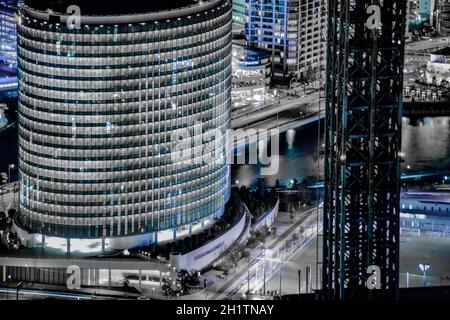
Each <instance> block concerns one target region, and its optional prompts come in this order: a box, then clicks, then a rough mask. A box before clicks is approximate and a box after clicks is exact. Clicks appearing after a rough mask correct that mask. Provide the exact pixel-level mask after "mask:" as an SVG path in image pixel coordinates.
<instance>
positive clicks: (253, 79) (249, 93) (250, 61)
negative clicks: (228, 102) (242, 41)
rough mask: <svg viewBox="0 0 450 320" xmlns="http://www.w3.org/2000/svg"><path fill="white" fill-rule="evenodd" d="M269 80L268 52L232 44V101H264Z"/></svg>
mask: <svg viewBox="0 0 450 320" xmlns="http://www.w3.org/2000/svg"><path fill="white" fill-rule="evenodd" d="M270 80H271V62H270V52H268V51H265V50H262V49H252V48H248V47H244V46H240V45H236V44H234V45H233V89H232V98H233V101H235V100H251V101H256V102H261V101H264V100H265V98H266V96H267V95H268V93H269V90H270Z"/></svg>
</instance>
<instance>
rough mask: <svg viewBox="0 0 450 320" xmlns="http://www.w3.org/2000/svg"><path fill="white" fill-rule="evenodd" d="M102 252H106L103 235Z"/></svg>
mask: <svg viewBox="0 0 450 320" xmlns="http://www.w3.org/2000/svg"><path fill="white" fill-rule="evenodd" d="M102 253H105V238H104V237H102Z"/></svg>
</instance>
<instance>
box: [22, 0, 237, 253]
mask: <svg viewBox="0 0 450 320" xmlns="http://www.w3.org/2000/svg"><path fill="white" fill-rule="evenodd" d="M72 2H73V1H71V0H68V1H58V2H54V1H42V0H36V1H32V0H27V1H25V5H24V6H23V7H22V8H21V10H20V16H19V19H20V22H19V24H18V34H19V44H18V47H19V49H18V57H19V61H20V63H19V65H20V67H19V69H20V87H19V123H20V125H19V148H20V159H19V167H20V213H19V215H18V217H17V219H16V221H15V223H16V230H17V231H18V234H19V236H20V238H21V240H22V243H24V244H26V245H27V246H30V247H35V246H39V247H41V246H45V247H46V248H52V249H56V250H58V251H61V252H70V253H97V252H103V251H109V250H112V249H128V248H133V247H136V246H141V245H148V244H151V243H162V242H166V241H173V240H175V239H178V238H180V237H185V236H187V235H189V234H191V233H196V232H199V231H200V230H201V228H203V227H204V226H205V224H208V223H209V224H211V223H213V221H214V219H216V218H220V217H221V215H222V214H223V212H224V206H225V204H226V202H227V201H228V199H229V196H230V168H229V165H228V164H227V162H226V161H224V159H223V158H224V157H226V156H227V155H228V152H229V146H228V144H227V143H224V145H222V146H221V147H222V148H221V149H220V150H218V149H217V148H219V146H218V144H215V146H216V149H215V151H216V152H214V156H212V155H210V154H208V155H203V153H202V152H201V151H200V150H203V147H204V143H205V142H203V141H204V140H203V139H202V138H203V137H204V135H205V134H207V133H208V132H211V130H220V131H225V130H227V129H228V128H229V126H230V111H231V76H232V70H231V49H232V47H231V40H232V39H231V28H232V5H231V0H210V1H202V2H197V1H195V0H184V1H180V0H177V1H175V0H174V1H168V0H166V1H163V2H155V3H153V2H146V3H143V2H142V1H127V2H124V3H123V4H122V5H119V3H117V4H115V6H111V7H109V8H104V7H103V6H101V4H96V3H94V2H92V1H88V0H77V1H76V3H77V4H80V7H82V8H83V15H82V17H81V25H80V28H79V29H78V28H77V27H76V26H72V25H70V24H69V22H68V21H69V20H68V16H67V15H66V14H65V12H66V8H67V7H68V6H69V5H71V4H72ZM49 7H50V8H51V9H52V13H51V15H49V13H48V12H49V11H47V8H49ZM70 27H75V28H70ZM197 122H201V123H202V127H201V128H200V129H199V128H198V126H197V125H195V124H196V123H197ZM180 128H185V129H186V130H187V132H188V133H189V134H190V135H191V137H193V138H194V139H195V141H197V142H198V141H200V143H199V145H198V146H197V147H196V149H195V150H194V152H193V153H194V155H193V156H195V157H196V158H195V159H193V161H192V162H187V161H188V160H190V159H191V157H189V158H183V157H180V156H178V157H176V158H174V157H173V154H174V153H176V152H177V149H176V147H177V144H178V143H179V142H178V141H177V140H173V135H172V134H173V132H174V131H175V130H177V129H180ZM207 156H208V157H207ZM205 157H207V158H208V159H206V158H205ZM211 157H212V158H211Z"/></svg>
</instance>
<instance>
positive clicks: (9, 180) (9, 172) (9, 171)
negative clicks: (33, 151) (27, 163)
mask: <svg viewBox="0 0 450 320" xmlns="http://www.w3.org/2000/svg"><path fill="white" fill-rule="evenodd" d="M15 168H16V166H15V165H14V164H10V165H9V166H8V183H11V169H12V170H14V169H15Z"/></svg>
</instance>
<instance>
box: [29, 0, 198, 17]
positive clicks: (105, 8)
mask: <svg viewBox="0 0 450 320" xmlns="http://www.w3.org/2000/svg"><path fill="white" fill-rule="evenodd" d="M198 2H199V1H198V0H163V1H155V0H147V1H143V0H128V1H118V2H114V4H112V3H111V2H110V1H107V0H95V1H93V0H25V5H27V6H28V7H30V8H33V9H37V10H39V11H47V10H48V9H51V10H52V11H54V12H55V13H60V14H65V13H66V12H67V8H68V7H69V6H72V5H77V6H79V7H80V9H81V15H121V14H135V13H149V12H158V11H165V10H172V9H177V8H184V7H188V6H191V5H194V4H196V3H198Z"/></svg>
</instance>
